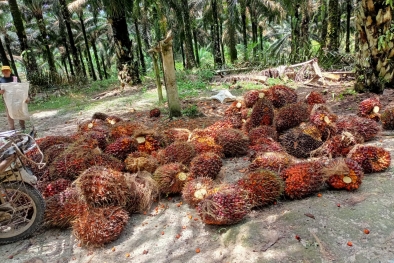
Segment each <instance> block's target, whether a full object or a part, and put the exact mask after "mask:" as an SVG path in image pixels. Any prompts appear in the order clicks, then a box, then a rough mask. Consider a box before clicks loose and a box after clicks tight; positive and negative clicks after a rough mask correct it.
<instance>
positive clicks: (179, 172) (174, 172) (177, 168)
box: [153, 163, 190, 194]
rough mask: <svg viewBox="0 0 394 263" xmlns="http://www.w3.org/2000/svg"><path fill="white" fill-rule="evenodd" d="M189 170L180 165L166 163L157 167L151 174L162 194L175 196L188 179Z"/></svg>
mask: <svg viewBox="0 0 394 263" xmlns="http://www.w3.org/2000/svg"><path fill="white" fill-rule="evenodd" d="M188 173H189V169H188V168H187V166H185V165H183V164H182V163H168V164H164V165H161V166H159V167H158V168H157V169H156V171H155V173H154V174H153V179H154V180H155V181H156V182H157V184H158V186H159V190H160V192H161V193H162V194H177V193H180V192H181V191H182V188H183V186H184V184H185V183H186V182H187V180H188V179H189V178H190V176H189V174H188Z"/></svg>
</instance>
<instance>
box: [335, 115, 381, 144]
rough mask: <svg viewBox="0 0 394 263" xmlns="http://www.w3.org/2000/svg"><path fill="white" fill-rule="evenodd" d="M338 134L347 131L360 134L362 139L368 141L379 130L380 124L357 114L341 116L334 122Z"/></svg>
mask: <svg viewBox="0 0 394 263" xmlns="http://www.w3.org/2000/svg"><path fill="white" fill-rule="evenodd" d="M336 126H337V129H338V131H337V132H338V134H339V133H341V132H343V131H347V132H350V133H351V134H353V135H356V136H357V135H361V136H362V137H363V138H364V141H370V140H372V139H373V138H374V137H376V136H377V135H378V133H379V132H380V131H381V127H380V125H379V124H378V123H377V122H376V121H374V120H371V119H367V118H362V117H359V116H352V115H350V116H341V117H340V118H338V121H337V122H336Z"/></svg>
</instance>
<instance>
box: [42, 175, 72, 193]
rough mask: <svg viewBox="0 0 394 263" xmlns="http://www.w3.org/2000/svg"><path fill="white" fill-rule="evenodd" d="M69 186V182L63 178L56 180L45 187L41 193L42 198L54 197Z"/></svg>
mask: <svg viewBox="0 0 394 263" xmlns="http://www.w3.org/2000/svg"><path fill="white" fill-rule="evenodd" d="M70 185H71V181H70V180H67V179H63V178H60V179H57V180H55V181H53V182H50V183H49V184H47V185H46V187H45V189H44V191H43V192H42V195H43V196H44V198H48V197H51V196H54V195H56V194H59V193H61V192H63V191H64V190H66V189H67V188H68V187H69V186H70Z"/></svg>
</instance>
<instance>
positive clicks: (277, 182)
mask: <svg viewBox="0 0 394 263" xmlns="http://www.w3.org/2000/svg"><path fill="white" fill-rule="evenodd" d="M237 185H239V186H240V187H241V188H243V189H245V190H247V191H248V192H250V193H251V196H250V199H251V200H252V205H253V206H264V205H269V204H272V203H274V202H275V201H276V200H277V199H278V198H279V197H280V196H281V195H282V193H283V189H284V182H283V180H282V179H281V178H280V177H279V176H278V174H276V173H275V172H273V171H270V170H264V169H259V170H256V171H252V172H249V173H248V174H246V175H245V176H244V177H243V178H241V179H240V180H238V181H237Z"/></svg>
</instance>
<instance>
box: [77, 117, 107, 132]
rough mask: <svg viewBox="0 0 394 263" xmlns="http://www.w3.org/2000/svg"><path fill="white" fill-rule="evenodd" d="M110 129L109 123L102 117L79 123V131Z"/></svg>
mask: <svg viewBox="0 0 394 263" xmlns="http://www.w3.org/2000/svg"><path fill="white" fill-rule="evenodd" d="M108 129H109V128H108V123H107V122H105V121H103V120H100V119H93V120H86V121H83V122H82V123H80V124H79V125H78V132H79V133H84V132H88V131H102V132H108Z"/></svg>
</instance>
